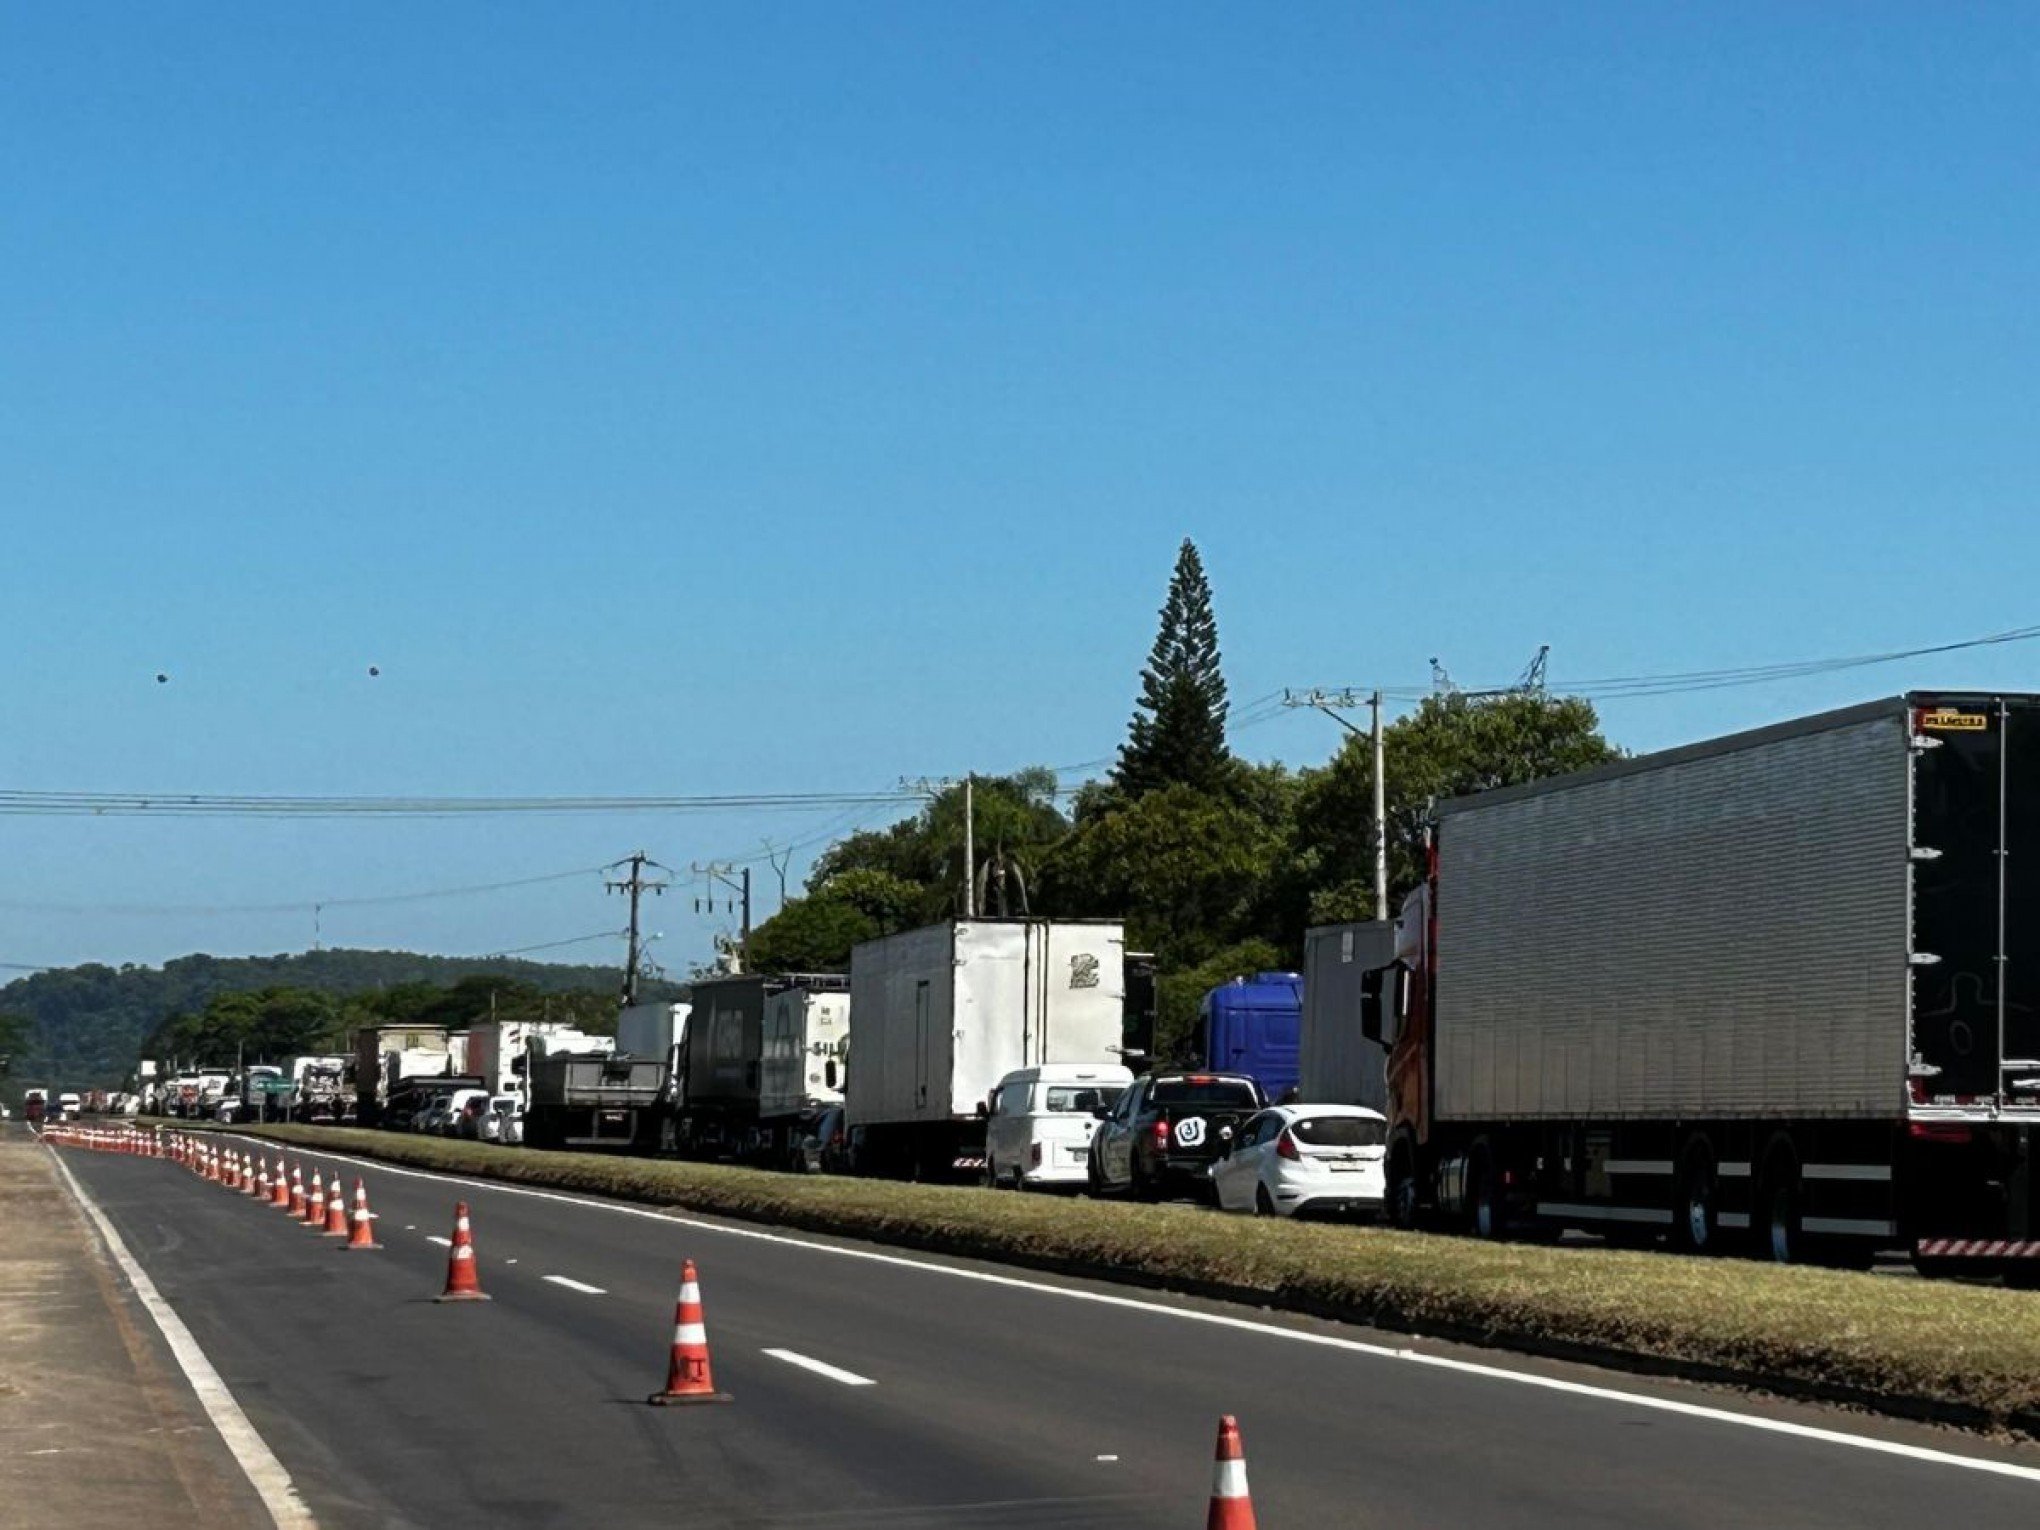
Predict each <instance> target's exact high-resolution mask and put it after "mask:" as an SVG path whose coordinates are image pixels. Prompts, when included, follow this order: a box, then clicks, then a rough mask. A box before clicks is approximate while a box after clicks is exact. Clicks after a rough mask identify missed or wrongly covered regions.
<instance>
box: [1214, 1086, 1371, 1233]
mask: <svg viewBox="0 0 2040 1530" xmlns="http://www.w3.org/2000/svg"><path fill="white" fill-rule="evenodd" d="M1387 1140H1388V1121H1387V1118H1386V1117H1384V1116H1383V1115H1382V1114H1381V1112H1380V1111H1378V1110H1369V1109H1367V1107H1366V1106H1364V1105H1277V1106H1274V1107H1273V1108H1271V1109H1268V1110H1264V1111H1262V1112H1261V1113H1260V1114H1259V1115H1257V1116H1253V1117H1251V1118H1249V1119H1248V1121H1247V1122H1246V1124H1245V1125H1244V1126H1242V1127H1241V1128H1240V1134H1239V1137H1238V1138H1237V1139H1236V1140H1235V1141H1234V1143H1233V1147H1232V1151H1231V1152H1230V1153H1228V1154H1226V1155H1225V1156H1224V1157H1223V1158H1221V1159H1219V1160H1218V1162H1217V1163H1215V1164H1213V1165H1212V1166H1211V1181H1212V1187H1213V1188H1214V1189H1215V1190H1216V1191H1217V1192H1218V1204H1219V1207H1220V1208H1221V1209H1222V1210H1225V1211H1251V1212H1254V1213H1256V1214H1257V1215H1260V1216H1284V1217H1293V1216H1295V1215H1296V1214H1297V1213H1298V1212H1308V1213H1312V1214H1317V1215H1352V1214H1355V1213H1359V1214H1364V1215H1368V1216H1379V1215H1380V1213H1381V1203H1382V1198H1383V1196H1384V1194H1385V1193H1386V1190H1387V1186H1386V1183H1385V1179H1384V1174H1383V1165H1382V1152H1383V1144H1384V1143H1385V1142H1387Z"/></svg>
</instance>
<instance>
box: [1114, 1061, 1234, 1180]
mask: <svg viewBox="0 0 2040 1530" xmlns="http://www.w3.org/2000/svg"><path fill="white" fill-rule="evenodd" d="M1266 1104H1267V1101H1266V1100H1264V1099H1263V1098H1262V1097H1261V1086H1260V1085H1259V1084H1257V1083H1255V1082H1254V1080H1253V1078H1252V1077H1250V1076H1249V1075H1247V1074H1245V1073H1151V1074H1149V1075H1148V1076H1147V1077H1146V1078H1140V1079H1135V1080H1134V1082H1133V1087H1132V1088H1130V1089H1128V1090H1127V1091H1126V1093H1125V1094H1123V1095H1121V1096H1120V1097H1119V1101H1118V1103H1117V1104H1116V1105H1114V1106H1113V1107H1112V1108H1111V1109H1110V1110H1109V1111H1108V1110H1101V1111H1100V1113H1099V1114H1100V1115H1101V1117H1102V1119H1101V1120H1100V1122H1099V1124H1098V1130H1097V1133H1096V1135H1094V1136H1093V1137H1092V1138H1091V1156H1090V1160H1089V1163H1088V1165H1087V1168H1086V1176H1085V1177H1086V1179H1087V1180H1088V1181H1089V1183H1090V1187H1091V1193H1092V1194H1094V1195H1112V1194H1119V1193H1125V1194H1130V1195H1133V1196H1134V1197H1136V1198H1137V1199H1140V1200H1158V1199H1160V1198H1161V1197H1162V1196H1164V1195H1167V1194H1170V1193H1171V1192H1174V1193H1177V1194H1180V1193H1182V1192H1184V1191H1188V1192H1190V1193H1191V1194H1194V1195H1198V1196H1209V1195H1210V1194H1211V1166H1212V1164H1214V1163H1216V1162H1217V1161H1218V1159H1219V1156H1220V1155H1221V1154H1222V1153H1223V1152H1224V1151H1225V1150H1226V1148H1227V1147H1228V1146H1229V1144H1230V1143H1231V1142H1232V1140H1233V1138H1234V1137H1235V1136H1237V1135H1238V1133H1239V1129H1240V1127H1241V1126H1242V1125H1243V1124H1244V1123H1245V1122H1246V1120H1247V1118H1248V1117H1249V1116H1251V1115H1253V1114H1255V1113H1256V1112H1257V1111H1259V1110H1260V1109H1261V1108H1262V1107H1263V1106H1265V1105H1266Z"/></svg>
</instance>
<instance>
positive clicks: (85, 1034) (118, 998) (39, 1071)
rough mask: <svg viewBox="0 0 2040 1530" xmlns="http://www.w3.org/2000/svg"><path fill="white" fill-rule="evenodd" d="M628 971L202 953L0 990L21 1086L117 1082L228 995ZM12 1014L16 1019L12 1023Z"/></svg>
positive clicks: (571, 984) (548, 983) (564, 980)
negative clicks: (158, 1036) (160, 1036)
mask: <svg viewBox="0 0 2040 1530" xmlns="http://www.w3.org/2000/svg"><path fill="white" fill-rule="evenodd" d="M619 976H620V974H619V973H618V971H617V969H616V968H614V967H569V966H559V965H555V964H552V963H548V962H530V961H520V960H517V959H515V958H512V957H455V956H425V955H421V954H419V953H417V952H414V951H350V950H331V951H306V952H301V953H299V954H296V955H283V956H237V957H223V956H207V955H204V954H203V953H197V954H194V955H191V956H180V957H178V958H177V959H175V960H174V961H169V962H165V963H164V964H163V965H162V966H161V967H136V966H122V967H108V966H104V965H101V964H99V963H88V964H86V965H85V966H81V967H60V968H52V969H51V970H49V971H46V972H37V973H34V974H32V975H30V976H28V977H24V978H17V979H16V980H15V981H13V982H11V983H9V984H8V985H7V986H6V987H5V988H0V1028H7V1029H13V1030H15V1031H16V1032H17V1034H16V1036H15V1037H14V1051H13V1063H12V1070H11V1071H12V1077H11V1079H10V1080H9V1082H10V1083H12V1084H13V1085H14V1088H15V1090H17V1091H18V1090H19V1089H20V1088H21V1087H22V1086H23V1085H24V1084H40V1083H51V1084H59V1085H61V1086H62V1087H67V1088H75V1087H92V1086H99V1087H113V1086H115V1085H117V1084H118V1083H119V1082H120V1080H121V1079H123V1078H124V1077H125V1076H126V1075H127V1074H128V1073H129V1072H130V1071H132V1069H133V1068H134V1065H135V1059H136V1057H137V1055H138V1053H139V1050H140V1048H141V1045H142V1042H143V1039H144V1038H145V1037H147V1036H149V1035H150V1034H151V1033H152V1032H154V1031H155V1030H156V1029H157V1028H158V1027H159V1026H160V1025H162V1023H163V1022H164V1021H165V1020H167V1019H169V1018H170V1017H171V1016H173V1015H191V1014H198V1013H200V1012H202V1011H204V1010H205V1009H206V1006H207V1005H208V1003H210V1002H211V1001H212V1000H213V999H214V998H216V997H217V996H219V995H221V994H230V993H254V992H260V991H263V990H269V989H295V990H301V991H309V992H311V993H315V994H326V995H331V996H333V997H334V998H350V997H353V996H357V995H363V996H365V995H374V994H379V993H382V992H385V991H388V990H392V989H397V988H403V987H415V986H417V985H430V986H432V987H450V986H451V985H453V984H455V983H457V982H459V981H460V980H461V979H463V978H473V977H496V978H502V979H505V980H506V982H508V983H511V984H515V985H517V986H518V987H519V988H522V989H524V990H525V991H527V992H529V991H532V990H536V991H537V992H539V993H543V994H569V993H589V992H606V993H609V994H613V993H615V991H616V987H617V983H618V980H619ZM371 1007H373V1006H372V1001H371ZM10 1019H11V1020H13V1021H14V1022H15V1024H14V1025H13V1026H12V1027H7V1026H6V1025H5V1022H6V1021H8V1020H10ZM0 1050H5V1048H0Z"/></svg>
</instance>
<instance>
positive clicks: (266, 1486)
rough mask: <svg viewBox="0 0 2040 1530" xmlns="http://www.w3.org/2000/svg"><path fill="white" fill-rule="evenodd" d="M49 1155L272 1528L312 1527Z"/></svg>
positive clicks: (114, 1238)
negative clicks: (258, 1499) (257, 1500)
mask: <svg viewBox="0 0 2040 1530" xmlns="http://www.w3.org/2000/svg"><path fill="white" fill-rule="evenodd" d="M50 1161H51V1162H52V1163H54V1164H55V1165H56V1166H57V1173H59V1174H60V1175H62V1176H63V1179H64V1183H65V1185H66V1186H67V1187H68V1188H69V1189H70V1192H71V1194H72V1196H73V1197H74V1198H75V1199H76V1200H77V1202H78V1206H79V1209H80V1210H82V1211H83V1212H84V1213H85V1215H86V1217H87V1218H88V1219H90V1221H91V1223H92V1225H93V1226H94V1227H95V1228H97V1229H98V1231H99V1236H100V1238H101V1239H103V1240H104V1241H105V1243H106V1250H107V1252H108V1253H110V1254H112V1255H113V1262H114V1263H115V1264H117V1265H119V1266H120V1272H121V1274H123V1275H125V1276H126V1277H127V1281H128V1284H129V1285H130V1286H131V1287H133V1288H134V1293H135V1297H136V1299H137V1300H139V1301H140V1302H141V1304H142V1308H143V1310H144V1311H146V1312H147V1313H148V1314H149V1316H150V1317H151V1318H153V1319H155V1322H156V1328H157V1330H158V1331H159V1332H160V1333H161V1334H162V1335H163V1342H164V1343H165V1344H167V1345H169V1346H170V1353H171V1354H172V1355H173V1356H174V1357H175V1358H176V1361H177V1365H178V1368H179V1369H180V1370H182V1371H183V1372H184V1379H185V1380H186V1381H188V1382H190V1383H191V1390H192V1391H193V1392H195V1393H196V1394H197V1395H198V1401H199V1406H200V1407H202V1408H204V1409H205V1416H206V1417H207V1418H209V1419H211V1420H212V1425H213V1428H215V1429H217V1430H218V1431H219V1435H220V1439H221V1440H222V1441H224V1442H225V1444H226V1447H227V1449H228V1450H229V1451H231V1452H232V1453H233V1457H234V1460H235V1461H236V1463H238V1464H239V1466H240V1468H241V1470H242V1471H243V1472H244V1473H245V1474H246V1475H247V1478H248V1483H249V1486H251V1487H253V1488H254V1489H255V1493H256V1496H257V1497H259V1498H260V1499H261V1500H262V1507H263V1508H265V1509H267V1510H268V1511H269V1517H270V1518H271V1519H272V1520H274V1521H275V1522H276V1525H277V1530H317V1526H318V1521H317V1520H315V1519H313V1518H312V1511H311V1510H310V1509H308V1508H306V1507H305V1502H304V1500H303V1499H302V1498H300V1497H298V1491H297V1487H296V1486H295V1485H294V1484H293V1483H292V1482H291V1480H290V1473H289V1472H288V1471H286V1470H285V1469H284V1465H283V1463H282V1462H281V1461H279V1460H277V1459H276V1455H275V1453H274V1452H273V1451H271V1450H270V1448H269V1446H268V1443H267V1442H266V1441H264V1440H263V1438H262V1436H261V1435H259V1434H257V1433H256V1432H255V1426H254V1425H253V1424H251V1423H249V1422H248V1415H247V1414H245V1413H243V1412H242V1411H241V1405H240V1404H239V1403H238V1402H236V1401H234V1394H233V1393H232V1392H229V1391H228V1390H227V1384H226V1383H225V1382H224V1381H222V1380H220V1373H219V1372H218V1371H216V1370H214V1369H213V1367H212V1362H211V1361H210V1360H208V1359H206V1357H205V1351H204V1350H202V1349H200V1348H199V1347H198V1340H196V1339H194V1338H193V1337H192V1336H191V1330H190V1329H189V1328H186V1327H185V1326H184V1320H183V1319H182V1318H180V1317H179V1316H178V1315H177V1313H176V1312H175V1311H174V1310H173V1309H172V1308H171V1306H170V1304H169V1303H168V1302H166V1301H164V1300H163V1296H162V1293H161V1292H159V1291H158V1290H157V1289H156V1283H155V1282H154V1281H153V1280H151V1279H149V1276H148V1272H147V1271H146V1270H144V1269H143V1268H142V1267H141V1266H140V1265H139V1264H137V1263H136V1262H135V1258H134V1255H132V1254H130V1253H129V1252H128V1248H127V1245H126V1244H125V1243H123V1242H122V1241H121V1237H120V1234H119V1233H117V1232H115V1231H114V1227H113V1223H112V1222H111V1221H110V1220H109V1219H108V1218H107V1215H106V1213H105V1212H103V1211H101V1210H100V1209H99V1206H98V1204H97V1203H96V1202H95V1201H94V1200H93V1199H92V1197H91V1196H89V1195H87V1194H86V1193H85V1187H84V1186H83V1185H80V1184H79V1183H78V1181H77V1180H76V1179H74V1178H73V1177H72V1175H71V1169H70V1166H69V1165H68V1164H66V1163H65V1162H64V1160H63V1158H62V1157H61V1156H60V1155H59V1154H56V1153H51V1154H50Z"/></svg>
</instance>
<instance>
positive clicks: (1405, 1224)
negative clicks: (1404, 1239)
mask: <svg viewBox="0 0 2040 1530" xmlns="http://www.w3.org/2000/svg"><path fill="white" fill-rule="evenodd" d="M1385 1210H1386V1212H1387V1215H1388V1220H1389V1223H1390V1225H1392V1226H1395V1227H1400V1228H1401V1229H1403V1231H1405V1232H1413V1231H1415V1229H1416V1225H1417V1161H1416V1153H1415V1151H1414V1150H1413V1149H1412V1148H1411V1147H1410V1144H1409V1142H1408V1141H1407V1140H1405V1141H1402V1142H1398V1143H1397V1144H1396V1145H1395V1147H1394V1148H1392V1149H1391V1150H1390V1151H1389V1155H1388V1203H1387V1206H1386V1208H1385Z"/></svg>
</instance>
